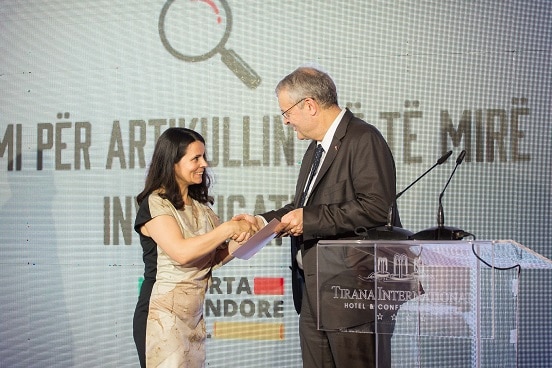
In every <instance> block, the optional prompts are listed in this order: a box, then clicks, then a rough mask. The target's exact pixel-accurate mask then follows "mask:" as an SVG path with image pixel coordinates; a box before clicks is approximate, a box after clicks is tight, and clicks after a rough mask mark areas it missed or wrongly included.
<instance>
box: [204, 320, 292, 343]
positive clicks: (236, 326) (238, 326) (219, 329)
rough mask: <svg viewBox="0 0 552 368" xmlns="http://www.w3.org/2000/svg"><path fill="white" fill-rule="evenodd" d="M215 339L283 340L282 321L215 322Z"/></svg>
mask: <svg viewBox="0 0 552 368" xmlns="http://www.w3.org/2000/svg"><path fill="white" fill-rule="evenodd" d="M213 328H214V331H213V337H214V338H215V339H240V340H283V339H284V324H283V323H259V322H215V323H214V327H213Z"/></svg>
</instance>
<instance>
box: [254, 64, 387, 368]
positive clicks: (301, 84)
mask: <svg viewBox="0 0 552 368" xmlns="http://www.w3.org/2000/svg"><path fill="white" fill-rule="evenodd" d="M276 95H277V97H278V104H279V105H280V109H281V110H282V116H283V119H284V124H286V125H291V126H292V127H293V128H294V129H295V131H296V133H297V138H298V139H310V140H312V142H311V144H310V145H309V147H308V148H307V151H306V152H305V154H304V156H303V160H302V163H301V168H300V171H299V177H298V179H297V185H296V190H295V199H294V201H293V203H290V204H288V205H286V206H284V207H283V208H280V209H278V210H274V211H269V212H267V213H263V214H260V215H259V216H256V221H257V222H259V225H261V222H265V223H266V221H270V220H271V219H273V218H277V219H280V221H281V224H280V227H279V228H278V229H277V231H280V232H281V233H282V234H285V235H290V236H291V237H292V238H291V246H292V284H293V300H294V304H295V309H296V310H297V312H298V313H299V314H300V317H299V334H300V341H301V351H302V357H303V366H304V367H306V368H321V367H332V368H335V367H337V368H355V367H363V368H366V367H370V366H375V354H376V353H375V352H376V339H375V338H374V335H373V334H370V333H346V332H337V331H330V332H329V331H321V330H318V329H317V310H318V306H317V279H316V244H317V243H318V241H319V240H323V239H346V238H351V237H354V236H355V232H354V230H355V229H356V228H357V227H359V226H364V227H365V228H371V227H376V226H381V225H384V224H385V223H386V219H387V213H388V209H389V206H390V205H391V203H393V201H394V200H395V195H396V192H395V184H396V178H395V163H394V161H393V156H392V154H391V151H390V149H389V147H388V145H387V143H386V141H385V139H384V138H383V136H382V135H381V133H380V132H379V131H378V130H377V129H376V128H375V127H374V126H372V125H370V124H368V123H366V122H364V121H363V120H361V119H359V118H356V117H355V116H354V115H353V114H352V113H351V112H350V111H349V110H348V109H342V108H341V107H339V105H338V101H337V91H336V87H335V84H334V82H333V81H332V79H331V78H330V76H329V75H328V74H326V73H324V72H322V71H319V70H317V69H314V68H307V67H304V68H299V69H297V70H295V71H294V72H292V73H291V74H289V75H288V76H286V77H285V78H283V79H282V80H281V81H280V83H279V84H278V85H277V87H276ZM318 145H321V147H322V148H323V151H320V152H321V155H320V154H319V156H321V157H320V164H319V165H318V167H317V168H316V169H315V170H314V171H315V172H314V173H313V178H312V179H311V178H310V177H311V171H312V167H313V161H318V160H317V159H316V158H315V151H316V149H317V146H318ZM314 166H316V165H314ZM244 216H246V215H244ZM260 217H262V219H261V218H260ZM249 219H250V220H252V221H253V218H252V217H251V216H250V217H249ZM380 348H381V347H380ZM379 366H382V365H379Z"/></svg>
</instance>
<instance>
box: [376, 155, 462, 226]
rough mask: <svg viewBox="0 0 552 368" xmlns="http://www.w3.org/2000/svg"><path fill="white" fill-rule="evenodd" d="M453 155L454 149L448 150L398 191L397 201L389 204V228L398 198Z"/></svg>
mask: <svg viewBox="0 0 552 368" xmlns="http://www.w3.org/2000/svg"><path fill="white" fill-rule="evenodd" d="M462 152H464V156H465V154H466V152H465V151H462ZM451 155H452V151H448V152H447V153H445V154H444V155H443V156H441V157H439V159H438V160H437V162H436V163H434V164H433V166H431V167H430V168H429V169H427V170H426V171H425V172H424V173H423V174H422V175H420V176H419V177H418V178H417V179H416V180H414V181H413V182H412V183H410V184H409V185H408V186H407V187H406V188H404V189H403V190H402V191H401V192H400V193H398V194H397V195H396V197H395V201H394V202H393V203H391V205H390V206H389V210H388V211H387V225H386V226H387V228H388V229H392V228H393V225H392V222H393V212H394V210H395V206H396V200H397V199H399V197H400V196H402V195H403V194H404V192H406V191H407V190H408V189H410V188H411V187H412V186H413V185H414V184H416V183H417V182H419V181H420V180H421V179H422V178H423V177H424V176H426V175H427V174H428V173H429V172H430V171H431V170H433V169H435V168H436V167H437V166H439V165H442V164H443V163H445V162H446V161H447V160H448V158H449V157H450V156H451Z"/></svg>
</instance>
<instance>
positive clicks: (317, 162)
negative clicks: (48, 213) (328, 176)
mask: <svg viewBox="0 0 552 368" xmlns="http://www.w3.org/2000/svg"><path fill="white" fill-rule="evenodd" d="M323 152H324V148H322V145H321V144H319V145H317V146H316V150H315V151H314V159H313V160H312V167H311V171H310V175H309V180H308V181H307V185H306V186H305V189H304V190H303V194H301V200H300V201H299V207H303V205H304V204H305V199H306V198H307V193H308V191H309V188H310V186H311V183H312V179H313V178H314V176H315V175H316V172H317V171H318V165H320V159H321V158H322V153H323Z"/></svg>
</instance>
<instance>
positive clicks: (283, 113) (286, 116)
mask: <svg viewBox="0 0 552 368" xmlns="http://www.w3.org/2000/svg"><path fill="white" fill-rule="evenodd" d="M307 98H308V97H303V98H302V99H300V100H299V101H297V102H296V103H294V104H293V105H291V107H290V108H289V109H287V110H286V111H284V112H282V116H283V117H284V118H286V119H289V112H290V111H291V109H293V108H294V107H295V106H297V105H299V104H300V103H301V102H303V101H305V100H306V99H307Z"/></svg>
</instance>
